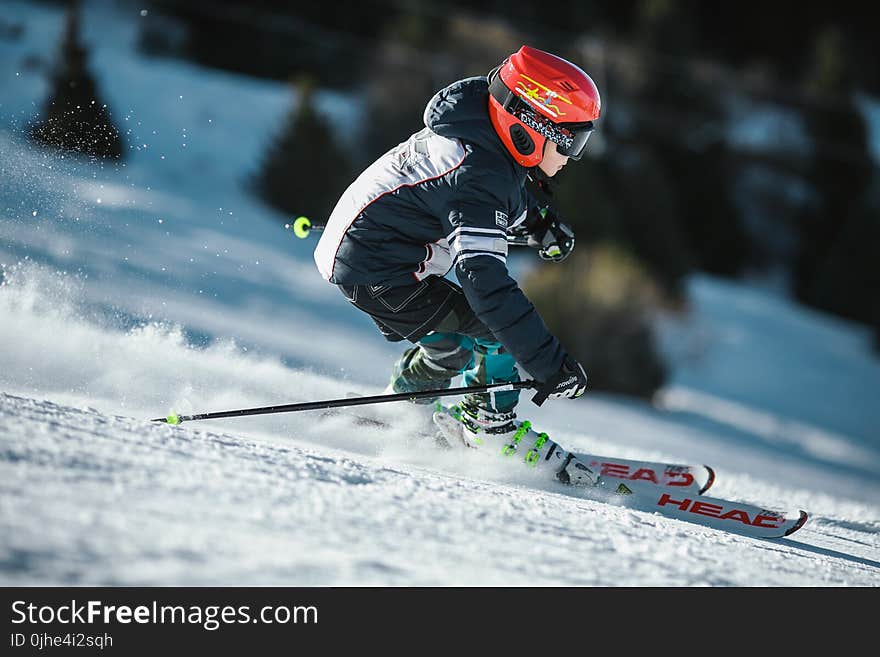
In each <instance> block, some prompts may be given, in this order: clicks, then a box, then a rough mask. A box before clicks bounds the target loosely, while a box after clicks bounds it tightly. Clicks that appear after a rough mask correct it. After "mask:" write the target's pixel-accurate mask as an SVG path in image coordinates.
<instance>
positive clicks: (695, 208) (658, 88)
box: [632, 0, 749, 276]
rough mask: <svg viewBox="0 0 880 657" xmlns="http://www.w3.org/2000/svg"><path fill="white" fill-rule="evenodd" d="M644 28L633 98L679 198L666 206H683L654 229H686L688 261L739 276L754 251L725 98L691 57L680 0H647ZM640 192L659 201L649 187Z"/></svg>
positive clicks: (646, 140) (646, 147)
mask: <svg viewBox="0 0 880 657" xmlns="http://www.w3.org/2000/svg"><path fill="white" fill-rule="evenodd" d="M637 35H638V53H637V56H638V66H639V68H640V69H641V75H640V76H639V77H638V78H637V80H636V84H635V94H634V97H633V102H634V103H635V106H636V132H635V136H634V140H635V142H636V143H638V144H639V146H640V148H641V150H642V151H643V152H644V153H650V155H649V156H648V157H649V158H650V162H651V165H652V166H656V167H658V168H659V169H662V171H663V173H662V175H663V176H664V177H665V178H666V182H667V183H668V187H666V191H665V194H666V195H667V196H669V197H671V199H672V200H671V202H670V203H668V204H667V209H669V210H671V211H673V212H675V213H677V216H676V217H673V216H671V215H670V214H662V215H658V216H657V220H658V222H659V221H662V224H661V225H660V226H657V227H655V234H656V233H657V232H658V231H663V230H669V231H671V232H674V233H679V234H682V235H683V236H684V238H685V244H686V247H685V249H686V251H687V252H689V254H690V256H689V257H688V258H686V261H688V262H683V263H682V266H685V267H688V266H691V265H692V266H693V267H695V268H697V269H701V270H704V271H709V272H712V273H716V274H721V275H726V276H735V275H737V274H738V273H739V272H740V270H741V268H742V266H743V265H744V264H745V262H746V259H747V257H748V253H749V244H748V236H747V233H746V231H745V229H744V226H743V223H742V220H741V218H740V216H739V211H738V209H737V207H736V205H735V204H734V202H733V196H732V190H731V188H730V183H731V175H730V174H731V166H730V164H731V160H730V156H729V153H728V149H727V146H726V144H725V141H724V133H723V126H724V112H723V110H722V107H721V105H720V98H719V97H718V96H717V94H716V93H715V92H714V91H713V90H712V89H710V88H708V86H707V85H705V84H701V83H700V82H699V81H698V80H697V79H696V75H695V70H694V68H693V66H691V65H690V64H685V62H687V61H688V60H687V57H688V54H689V53H690V52H691V51H692V50H693V49H694V48H695V47H696V43H697V34H696V28H695V26H694V24H693V20H692V17H691V15H690V14H689V13H688V12H687V11H685V8H684V5H683V4H682V3H681V2H678V1H676V0H643V2H642V3H641V5H640V14H639V23H638V30H637ZM632 189H638V188H637V187H633V188H632ZM651 191H652V192H658V191H660V189H659V188H657V187H654V188H653V189H652V190H651ZM639 197H640V198H641V199H642V201H645V202H647V203H651V201H652V197H651V196H650V195H648V193H646V192H645V191H643V190H640V193H639ZM668 242H669V243H671V241H668ZM655 248H658V249H659V248H662V247H661V246H656V247H655ZM680 255H681V254H670V256H672V257H669V258H666V259H665V262H666V263H667V264H672V263H673V262H674V261H675V260H677V259H678V258H679V257H680ZM655 260H656V259H655ZM668 273H669V274H672V275H679V274H680V273H681V272H676V271H674V270H671V271H669V272H668Z"/></svg>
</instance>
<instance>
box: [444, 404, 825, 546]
mask: <svg viewBox="0 0 880 657" xmlns="http://www.w3.org/2000/svg"><path fill="white" fill-rule="evenodd" d="M437 409H438V410H437V412H436V413H435V415H434V421H435V423H436V424H437V425H438V426H439V427H440V428H441V430H442V431H443V433H444V435H446V438H447V440H449V441H450V442H453V443H454V442H455V439H456V437H458V438H459V439H460V442H462V441H463V442H464V443H465V444H467V445H468V446H469V447H479V448H481V449H486V448H489V444H490V442H491V438H492V437H491V435H484V436H482V437H480V436H481V434H479V433H478V434H471V433H470V432H466V431H461V427H462V422H463V418H462V411H461V409H460V408H459V407H458V406H443V405H438V407H437ZM502 442H504V444H503V445H502V444H497V445H495V449H498V450H499V452H500V454H501V455H503V456H504V457H512V456H514V455H520V458H521V459H522V460H523V461H524V462H525V463H526V464H527V465H530V466H532V467H536V468H538V467H541V468H544V469H545V470H546V471H547V472H548V476H555V477H556V479H558V480H560V481H562V482H563V483H566V484H574V485H578V482H582V483H581V485H583V487H584V491H585V494H586V495H587V496H591V493H593V492H595V493H598V495H599V496H601V497H603V498H604V500H608V501H612V500H613V501H615V502H618V503H622V504H623V505H625V506H627V507H628V508H633V509H636V510H640V511H646V512H650V513H658V514H660V515H663V516H665V517H669V518H675V519H677V520H683V521H686V522H690V523H693V524H698V525H703V526H707V527H711V528H714V529H720V530H723V531H728V532H733V533H737V534H742V535H746V536H751V537H754V538H782V537H784V536H789V535H790V534H792V533H794V532H796V531H797V530H798V529H800V528H801V527H803V526H804V524H805V523H806V521H807V518H808V515H807V513H806V512H805V511H800V510H799V511H797V512H794V513H789V512H780V511H776V510H772V509H765V508H763V507H760V506H757V505H754V504H749V503H746V502H738V501H734V500H724V499H719V498H715V497H709V496H707V495H704V493H705V492H706V491H707V490H709V488H710V487H711V486H712V484H713V483H714V482H715V471H714V470H713V469H712V468H711V467H709V466H707V465H682V464H670V463H657V462H652V461H635V460H628V459H617V458H610V457H605V456H597V455H594V454H585V453H582V452H574V451H568V450H566V449H565V448H564V447H562V446H561V445H559V444H558V443H556V442H554V441H552V440H550V438H549V436H547V434H546V433H538V432H536V431H534V430H533V429H532V428H531V424H530V423H529V422H523V423H522V424H521V425H520V427H519V430H518V431H517V432H516V433H515V434H513V435H512V436H509V435H508V436H507V437H506V438H505V439H504V441H502ZM489 449H491V448H489Z"/></svg>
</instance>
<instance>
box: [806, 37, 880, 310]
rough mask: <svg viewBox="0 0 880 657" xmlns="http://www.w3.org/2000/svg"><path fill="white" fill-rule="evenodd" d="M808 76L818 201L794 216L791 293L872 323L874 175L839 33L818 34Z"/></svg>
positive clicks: (876, 226)
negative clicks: (794, 256) (796, 234)
mask: <svg viewBox="0 0 880 657" xmlns="http://www.w3.org/2000/svg"><path fill="white" fill-rule="evenodd" d="M809 76H810V86H811V88H812V92H813V93H814V94H815V98H816V103H815V105H813V106H811V107H810V108H808V111H807V112H806V116H805V122H806V126H807V131H808V133H809V135H810V137H812V139H813V141H814V144H815V149H814V151H815V152H814V156H813V160H812V164H811V168H810V172H809V176H808V178H809V181H810V182H811V184H812V185H813V187H814V188H815V190H816V191H817V192H818V195H819V201H818V203H817V204H816V205H815V206H813V207H810V208H809V209H807V210H806V211H805V212H804V213H803V215H802V216H801V217H800V223H799V226H798V228H799V237H800V247H799V252H798V256H797V259H796V263H795V271H794V291H795V294H796V296H797V297H798V298H799V299H800V300H802V301H804V302H806V303H809V304H811V305H814V306H817V307H819V308H822V309H825V310H828V311H831V312H834V313H837V314H840V315H843V316H846V317H850V318H853V319H858V320H861V321H865V322H872V321H874V316H873V315H874V312H875V311H874V308H873V305H874V304H875V303H876V299H877V295H878V289H880V270H878V267H877V262H878V261H880V212H878V210H880V208H878V207H877V202H876V195H872V194H871V188H872V182H873V181H875V180H876V171H875V168H874V165H873V160H872V158H871V155H870V152H869V149H868V136H867V126H866V125H865V120H864V118H863V117H862V114H861V112H860V110H859V108H858V107H857V106H856V104H855V101H854V98H853V88H852V72H851V65H850V63H849V59H848V57H847V53H846V51H845V48H844V42H843V39H842V35H841V33H840V32H839V31H838V30H836V29H833V28H832V29H829V30H826V31H825V32H824V33H823V34H821V35H820V37H819V39H818V41H817V46H816V52H815V58H814V62H813V65H812V68H811V69H810V72H809Z"/></svg>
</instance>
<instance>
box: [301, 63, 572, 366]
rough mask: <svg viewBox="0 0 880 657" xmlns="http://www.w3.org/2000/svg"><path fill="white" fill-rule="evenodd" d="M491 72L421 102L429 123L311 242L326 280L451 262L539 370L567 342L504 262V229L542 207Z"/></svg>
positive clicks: (479, 304)
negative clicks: (495, 107) (496, 113)
mask: <svg viewBox="0 0 880 657" xmlns="http://www.w3.org/2000/svg"><path fill="white" fill-rule="evenodd" d="M488 94H489V86H488V82H487V79H486V77H485V76H481V77H474V78H467V79H464V80H459V81H458V82H455V83H453V84H451V85H449V86H448V87H446V88H445V89H442V90H441V91H439V92H438V93H437V94H436V95H435V96H434V97H433V98H432V99H431V100H430V102H429V103H428V105H427V107H426V108H425V115H424V120H425V126H426V128H425V129H423V130H421V131H419V132H417V133H415V134H413V135H412V136H411V137H410V138H409V139H408V140H407V141H405V142H403V143H401V144H399V145H397V146H396V147H394V148H392V149H391V150H389V151H388V152H387V153H385V154H384V155H382V157H380V158H379V159H378V160H376V161H375V162H374V163H373V164H372V165H370V166H369V167H368V168H367V169H366V170H365V171H364V172H363V173H361V175H360V176H359V177H358V178H357V179H356V180H355V181H354V182H353V183H352V184H351V185H350V186H349V187H348V189H346V191H345V192H344V193H343V195H342V197H341V198H340V199H339V201H338V203H337V204H336V207H335V208H334V210H333V213H332V214H331V215H330V218H329V220H328V221H327V226H326V227H325V229H324V232H323V235H322V236H321V239H320V241H319V243H318V245H317V247H316V248H315V262H316V264H317V265H318V269H319V270H320V272H321V274H322V275H323V276H324V278H325V279H327V280H328V281H330V282H331V283H336V284H342V285H391V286H394V285H411V284H412V283H414V282H416V281H420V280H423V279H424V278H425V277H427V276H444V275H446V273H447V272H448V271H449V270H450V268H452V267H453V266H454V267H455V273H456V276H457V278H458V281H459V284H460V285H461V287H462V289H463V290H464V294H465V296H466V298H467V300H468V303H469V304H470V306H471V308H473V310H474V312H475V313H476V315H477V317H479V318H480V320H482V322H483V323H484V324H485V325H486V326H488V327H489V329H490V330H491V331H492V333H493V334H494V335H495V337H496V338H497V339H498V341H499V342H500V343H501V344H502V345H504V347H505V349H506V350H507V351H508V352H509V353H510V354H511V355H512V356H513V357H514V358H515V359H516V361H517V362H518V363H519V364H520V365H521V366H522V367H523V368H524V369H525V370H526V371H527V372H528V373H529V374H531V375H532V376H533V377H535V378H536V379H537V380H539V381H546V380H548V379H549V378H550V377H551V376H552V375H554V374H555V373H556V372H557V371H558V370H559V368H560V367H561V366H562V362H563V360H564V359H565V356H566V352H565V350H564V349H563V348H562V345H561V344H560V343H559V341H558V340H557V339H556V338H555V337H554V336H553V335H552V334H551V333H550V331H549V330H548V329H547V326H546V325H545V324H544V321H543V320H542V319H541V317H540V316H539V315H538V312H537V311H536V310H535V307H534V306H533V305H532V303H531V302H530V301H529V300H528V299H527V298H526V296H525V295H524V294H523V292H522V291H521V290H520V288H519V286H518V285H517V283H516V281H514V280H513V279H512V278H511V277H510V275H509V274H508V271H507V264H506V261H507V247H508V244H507V239H506V234H507V231H508V230H511V229H513V228H515V227H521V226H523V225H524V226H526V227H529V223H530V222H532V221H534V220H535V218H536V214H537V213H536V212H535V211H534V210H535V209H536V204H535V202H534V201H533V199H532V198H531V196H530V194H529V193H528V191H527V190H526V189H525V181H526V176H527V174H528V170H527V169H526V168H524V167H522V166H520V165H519V164H517V163H516V162H515V161H514V159H513V158H512V157H511V156H510V154H509V153H508V152H507V150H506V148H505V147H504V144H503V143H502V142H501V140H500V139H499V137H498V135H497V134H496V133H495V130H494V128H493V127H492V123H491V122H490V120H489V113H488Z"/></svg>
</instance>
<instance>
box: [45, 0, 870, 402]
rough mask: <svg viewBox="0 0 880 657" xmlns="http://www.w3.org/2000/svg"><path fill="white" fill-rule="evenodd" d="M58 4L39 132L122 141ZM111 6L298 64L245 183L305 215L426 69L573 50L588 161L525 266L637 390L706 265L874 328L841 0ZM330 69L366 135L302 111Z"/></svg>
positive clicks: (378, 133) (561, 191)
mask: <svg viewBox="0 0 880 657" xmlns="http://www.w3.org/2000/svg"><path fill="white" fill-rule="evenodd" d="M57 4H68V5H69V6H70V7H71V10H70V14H69V15H70V18H69V21H68V29H67V30H66V31H65V36H64V42H63V43H61V44H58V46H57V48H58V53H59V57H58V63H57V67H56V70H55V72H54V74H53V81H54V85H53V87H54V92H53V95H52V97H51V98H49V99H47V104H46V108H45V110H44V112H43V115H42V116H41V117H39V119H37V120H35V123H34V126H33V129H32V133H31V134H32V137H33V138H34V139H35V141H38V142H41V143H44V144H48V145H50V146H54V147H63V148H66V149H71V148H73V149H78V150H81V151H82V152H86V153H88V154H89V155H91V156H93V157H94V156H99V157H115V158H119V157H122V154H123V149H122V148H121V145H120V143H119V135H118V131H116V129H115V128H114V126H113V125H112V119H111V118H110V115H109V114H108V113H107V112H106V111H105V107H104V106H103V104H102V103H100V99H99V98H98V96H99V95H100V91H99V89H98V88H97V86H96V84H95V82H94V80H92V79H91V77H90V75H89V71H88V64H87V58H88V53H87V48H86V45H85V44H83V43H81V40H80V39H78V37H77V21H76V14H77V12H76V3H73V2H58V3H57ZM117 4H122V5H126V4H129V5H131V6H132V7H135V6H136V7H137V8H138V9H141V8H145V9H146V10H147V11H148V14H147V16H146V17H145V18H144V19H143V20H142V21H141V22H140V24H141V25H142V28H141V34H140V39H139V47H140V49H141V50H142V51H143V52H144V53H146V54H149V55H152V56H157V57H175V58H185V59H187V60H191V61H195V62H198V63H200V64H202V65H204V66H208V67H215V68H219V69H223V70H228V71H234V72H238V73H242V74H247V75H253V76H259V77H263V78H270V79H276V80H281V81H285V82H288V83H290V84H291V88H292V93H291V99H292V100H291V109H290V112H289V115H288V116H287V118H286V119H285V120H284V121H283V122H282V123H281V124H280V125H278V126H277V137H276V139H275V141H274V143H272V144H270V145H269V147H268V148H267V150H266V153H265V155H264V158H263V160H262V161H261V162H259V163H256V164H255V167H254V171H253V172H252V174H251V176H250V177H249V178H248V179H247V180H245V181H243V184H245V185H247V186H248V187H249V188H250V189H251V190H252V191H253V193H254V194H256V195H258V196H260V197H261V198H262V199H264V201H265V202H266V203H267V204H269V205H271V206H272V207H274V208H277V209H278V210H279V211H280V213H281V215H282V216H285V217H291V216H299V215H306V216H308V217H310V218H312V220H313V221H314V222H315V223H323V221H324V220H325V218H326V217H327V216H328V215H329V213H330V211H331V210H332V207H333V205H334V203H335V201H336V199H337V198H338V196H339V195H340V194H341V193H342V191H343V190H344V189H345V188H346V187H347V186H348V184H349V183H350V182H351V181H352V180H353V179H354V177H356V175H357V174H358V172H359V171H360V170H362V169H363V168H364V167H365V166H366V165H367V164H369V163H370V162H372V161H373V160H374V159H375V158H376V157H378V156H379V155H381V154H382V153H383V152H385V151H386V150H388V149H389V148H391V147H392V146H394V145H396V144H397V143H399V142H400V141H402V140H404V139H406V138H407V137H408V136H409V134H410V133H411V132H414V131H416V130H419V129H420V128H421V127H422V124H421V117H422V111H423V109H424V106H425V103H426V102H427V101H428V99H429V98H430V97H431V96H432V95H433V94H434V92H436V91H437V90H438V89H440V88H441V87H443V86H445V85H447V84H449V83H450V82H452V81H454V80H456V79H458V78H461V77H466V76H471V75H481V74H485V73H486V72H487V71H488V70H489V69H490V68H491V67H493V66H495V65H496V64H497V63H499V62H500V61H501V60H502V59H503V58H504V57H505V56H507V55H508V54H509V53H511V52H513V51H515V50H516V49H518V48H519V47H520V46H521V45H522V44H524V43H527V44H530V45H533V46H535V47H538V48H542V49H544V50H548V51H551V52H554V53H556V54H559V55H561V56H563V57H566V58H568V59H570V60H572V61H574V62H576V63H578V64H579V65H581V66H582V68H584V69H585V70H586V71H587V72H588V73H589V74H590V75H591V76H592V77H593V79H594V80H595V81H596V83H597V84H598V86H599V89H600V92H601V94H602V99H603V117H602V119H601V120H600V121H599V124H598V125H599V130H598V132H597V134H596V135H595V136H594V137H593V139H592V140H591V144H590V151H589V157H585V158H583V159H582V160H581V161H580V162H578V163H576V164H574V163H573V164H572V165H570V166H568V167H566V170H565V171H564V172H563V173H562V174H560V176H558V177H559V180H558V181H557V184H555V185H554V187H553V189H552V190H551V191H552V196H550V197H547V196H543V197H542V198H544V199H545V200H547V201H548V202H550V203H552V204H553V205H554V206H555V207H556V208H557V210H558V211H559V213H560V214H561V215H562V216H563V218H564V219H565V220H566V221H568V222H569V223H571V224H572V225H573V226H574V228H575V231H576V234H577V237H578V248H577V249H576V251H575V253H574V255H573V256H572V257H571V258H569V259H568V260H566V261H565V262H564V263H562V264H559V265H553V266H549V265H548V266H542V267H538V268H535V270H534V271H533V272H532V273H531V274H530V275H529V276H528V278H527V279H526V280H525V281H522V283H523V287H524V289H525V290H526V293H527V294H528V295H529V297H530V298H531V299H532V300H533V301H534V302H535V305H536V306H537V307H538V308H539V310H540V312H541V314H542V316H543V317H544V318H545V320H546V321H547V323H548V325H549V326H550V327H551V329H552V330H554V332H555V333H556V334H557V335H558V336H559V337H560V339H561V340H562V341H563V343H564V344H565V345H566V346H567V347H568V348H569V349H570V350H572V351H573V352H574V353H575V355H576V356H577V357H578V358H579V359H580V360H581V361H582V362H583V363H584V364H585V366H586V367H587V371H588V372H590V373H591V375H592V383H593V387H594V388H596V389H602V390H608V391H613V392H620V393H626V394H635V395H640V396H645V397H650V396H651V394H653V392H654V391H655V390H657V388H659V386H661V385H662V384H663V381H664V380H665V376H666V366H665V364H664V362H663V358H662V356H661V354H660V353H659V352H658V349H657V346H656V344H655V340H654V336H653V332H652V329H651V317H652V315H653V313H654V312H656V310H657V309H658V308H662V309H665V310H667V311H672V312H686V310H687V295H686V290H685V287H684V282H685V279H686V277H687V275H688V274H690V273H693V272H698V271H702V272H708V273H711V274H714V275H718V276H724V277H730V278H742V277H746V276H748V277H765V278H769V277H773V279H774V280H782V281H784V285H785V286H786V289H787V290H788V291H789V292H790V293H791V295H792V296H793V297H794V298H796V299H797V300H798V301H800V302H802V303H804V304H807V305H809V306H812V307H815V308H818V309H821V310H823V311H827V312H830V313H834V314H835V315H838V316H840V317H844V318H847V319H850V320H855V321H857V322H861V323H864V324H866V325H869V326H870V327H872V330H873V331H874V336H875V347H876V348H878V349H880V265H878V263H880V188H878V176H877V167H876V163H875V162H874V161H873V159H872V157H871V154H870V150H869V142H868V128H867V124H866V121H865V114H864V105H865V99H867V98H874V99H877V98H878V97H880V66H877V64H878V62H880V58H878V48H877V45H876V44H877V39H876V29H875V28H874V27H873V25H874V23H872V21H870V20H869V19H868V17H867V15H866V14H865V11H864V10H860V9H859V8H858V5H856V4H855V3H852V4H849V3H844V2H838V3H832V4H828V3H809V2H772V3H723V2H699V1H696V0H691V1H685V0H680V1H677V0H622V1H618V2H591V1H587V0H557V2H554V3H553V4H552V6H549V7H548V6H547V5H544V4H541V3H528V2H513V1H509V0H508V1H506V2H500V1H498V0H493V1H490V2H484V3H480V5H479V8H477V6H476V5H474V4H472V3H467V2H459V1H456V0H444V1H443V2H427V1H421V0H409V1H407V0H365V1H363V2H347V1H337V2H333V3H291V2H281V1H277V0H248V1H247V2H245V1H243V0H212V1H211V2H206V1H202V0H149V1H147V0H144V1H143V2H137V3H128V2H126V1H125V0H118V2H117ZM321 89H334V90H338V91H342V92H346V93H350V94H353V95H356V96H358V97H359V98H360V99H362V100H363V101H364V103H365V107H366V110H365V112H364V116H363V117H362V119H361V125H360V126H359V128H360V130H358V131H357V132H356V134H358V135H360V136H359V138H358V139H356V140H354V141H351V140H349V141H345V140H342V139H341V138H340V136H339V135H340V132H348V131H340V130H337V129H336V128H337V126H334V125H332V124H330V123H329V122H328V121H327V120H326V119H325V118H324V117H323V116H322V115H321V114H320V112H319V111H318V110H317V108H316V106H315V103H314V102H313V98H314V92H315V91H316V90H321ZM72 90H73V91H72ZM77 91H78V92H79V96H77V95H76V93H74V92H77ZM71 108H78V111H77V112H74V111H72V109H71ZM83 108H85V109H83ZM762 116H765V117H771V118H775V119H778V118H779V117H782V118H783V119H784V120H785V121H786V122H788V124H793V125H795V126H798V127H799V128H798V129H799V130H800V133H801V134H802V135H803V140H801V141H803V142H805V145H804V144H801V143H794V144H793V143H792V141H791V139H787V138H785V134H786V133H784V132H783V131H781V130H780V131H773V130H770V131H769V133H768V134H767V135H765V137H764V138H763V139H762V140H761V141H760V142H757V143H756V142H753V141H748V140H745V141H744V140H742V139H739V140H738V139H732V138H731V134H734V133H735V132H736V130H737V128H738V127H739V126H740V125H743V124H745V125H748V124H749V122H750V121H756V120H760V118H761V117H762ZM71 135H72V136H71ZM304 154H305V157H304ZM304 163H307V165H306V166H304ZM535 193H536V194H539V195H540V194H542V192H540V191H539V190H535Z"/></svg>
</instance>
